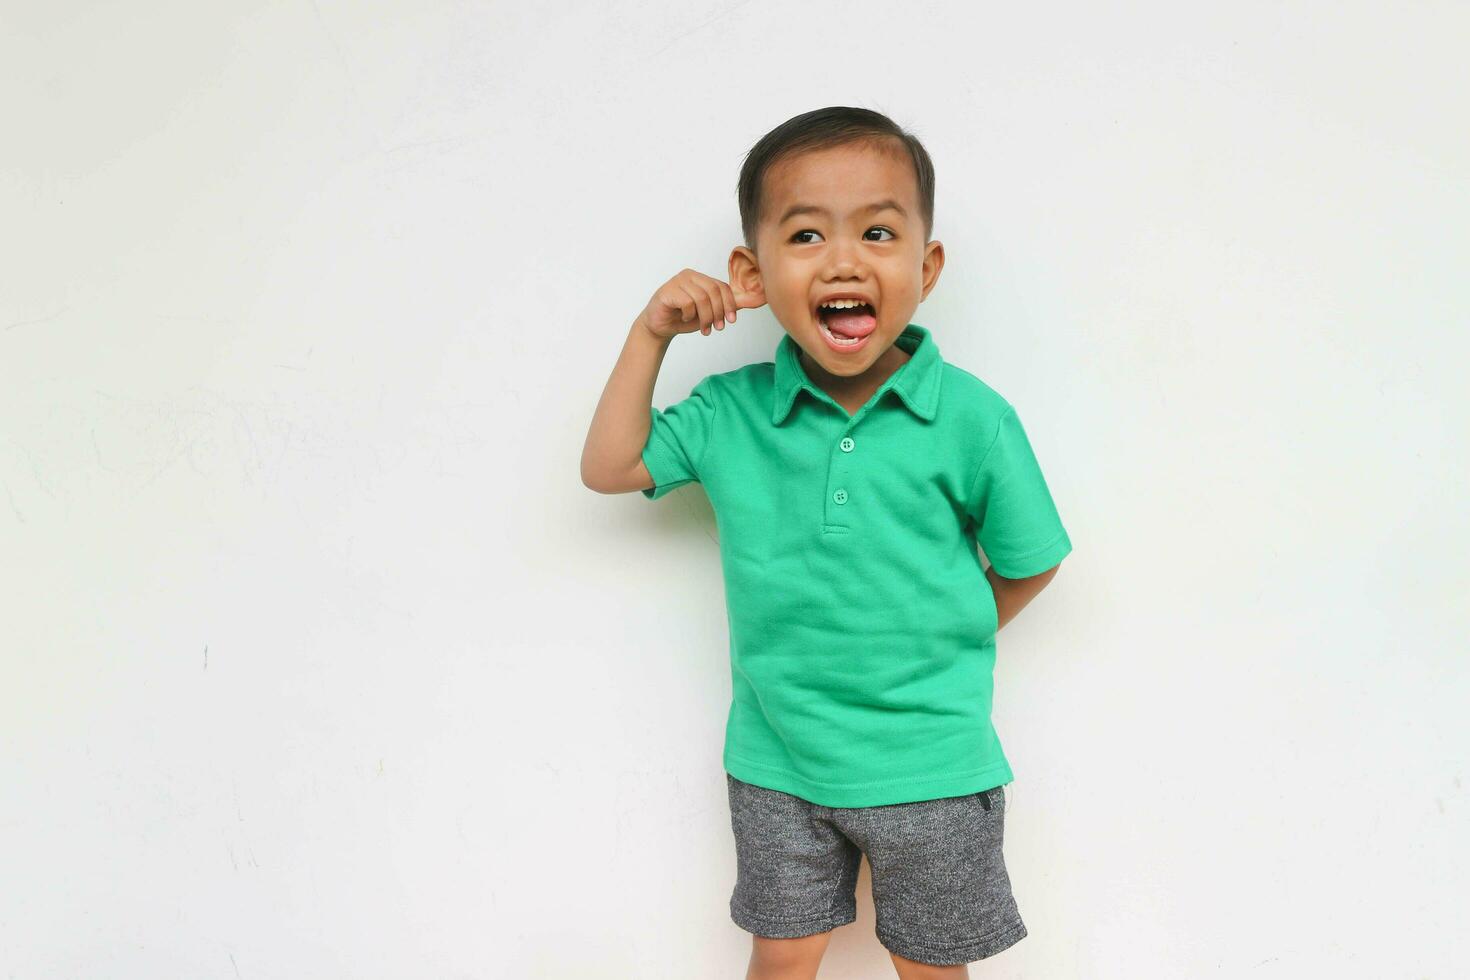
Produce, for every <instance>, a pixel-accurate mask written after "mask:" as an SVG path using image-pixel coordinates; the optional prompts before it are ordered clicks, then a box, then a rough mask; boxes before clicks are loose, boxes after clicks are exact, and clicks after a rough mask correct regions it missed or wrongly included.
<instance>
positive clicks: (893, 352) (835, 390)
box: [797, 343, 913, 415]
mask: <svg viewBox="0 0 1470 980" xmlns="http://www.w3.org/2000/svg"><path fill="white" fill-rule="evenodd" d="M912 356H913V355H911V354H910V353H909V352H908V351H906V350H904V349H903V348H902V347H900V346H899V345H898V344H897V343H894V344H892V345H891V346H889V348H888V349H887V350H886V351H884V352H883V356H882V357H880V358H878V360H876V361H874V362H873V366H872V367H870V368H868V370H866V371H864V372H863V373H862V374H859V375H855V376H853V377H850V378H848V377H842V376H841V375H836V374H832V373H830V372H828V371H827V370H826V369H824V368H823V367H822V366H821V365H819V364H816V363H815V362H813V361H812V359H811V358H810V357H808V356H807V353H806V351H804V350H802V349H801V348H800V347H798V348H797V358H798V359H799V360H800V362H801V367H802V370H804V371H806V375H807V377H809V378H811V379H812V383H813V384H815V385H816V386H817V387H818V388H821V389H822V390H823V391H825V392H826V393H827V394H828V395H830V396H831V398H832V400H833V401H835V402H836V403H837V404H839V405H841V406H842V407H843V408H845V409H847V413H848V414H849V415H853V414H856V413H857V411H858V410H859V409H860V408H862V407H863V406H864V405H866V404H867V403H868V399H869V398H872V397H873V392H875V391H877V390H878V389H879V388H881V387H883V382H885V381H887V380H888V379H889V378H891V377H892V376H893V372H895V371H897V370H898V369H899V368H901V367H903V366H904V364H906V363H908V360H909V358H910V357H912Z"/></svg>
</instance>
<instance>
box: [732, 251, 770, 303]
mask: <svg viewBox="0 0 1470 980" xmlns="http://www.w3.org/2000/svg"><path fill="white" fill-rule="evenodd" d="M730 285H731V286H732V287H734V289H735V290H736V291H737V292H741V293H745V294H746V296H747V300H748V304H749V305H750V306H752V307H756V306H764V305H765V302H766V287H765V285H764V284H763V283H762V282H761V267H760V262H759V261H758V260H757V259H756V256H755V253H754V252H752V251H751V250H750V249H748V248H746V247H745V246H744V245H737V246H735V249H734V251H732V252H731V253H730ZM742 305H746V304H742Z"/></svg>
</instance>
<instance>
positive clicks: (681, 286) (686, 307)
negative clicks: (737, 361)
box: [638, 269, 766, 340]
mask: <svg viewBox="0 0 1470 980" xmlns="http://www.w3.org/2000/svg"><path fill="white" fill-rule="evenodd" d="M765 305H766V299H765V296H764V295H763V294H762V293H748V292H746V291H745V290H743V289H738V288H735V287H732V286H731V285H730V284H729V283H727V282H724V281H723V280H720V279H716V278H714V277H713V276H707V275H705V274H704V273H702V272H695V271H694V270H693V269H684V270H683V271H682V272H680V273H679V274H678V275H676V276H674V278H672V279H670V280H669V281H668V282H666V283H664V284H663V285H662V286H660V287H658V289H657V290H655V291H654V294H653V298H652V299H650V300H649V301H648V306H646V307H644V310H643V312H642V313H640V314H638V319H639V321H640V322H641V323H642V324H643V325H644V326H645V327H647V328H648V330H649V331H650V332H651V333H653V335H654V336H656V337H659V338H660V339H663V340H671V339H673V338H674V337H676V336H677V335H679V334H681V333H693V332H694V331H696V330H698V331H700V332H701V333H703V334H704V335H705V336H706V337H708V336H709V335H710V333H711V331H714V330H723V329H725V324H726V323H734V322H735V311H736V310H751V309H755V308H757V307H760V306H765Z"/></svg>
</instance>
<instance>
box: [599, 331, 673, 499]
mask: <svg viewBox="0 0 1470 980" xmlns="http://www.w3.org/2000/svg"><path fill="white" fill-rule="evenodd" d="M672 340H673V338H672V337H659V336H657V335H655V334H654V333H653V331H652V330H650V329H649V328H648V327H647V326H645V325H644V321H643V317H642V316H639V317H638V319H636V320H634V321H633V327H632V329H631V330H629V331H628V339H627V341H626V342H624V344H623V350H622V353H621V354H619V355H618V360H617V363H616V364H615V365H613V370H612V376H611V377H609V378H608V379H607V385H606V387H604V388H603V390H602V398H601V399H600V400H599V401H598V403H597V411H596V412H595V413H594V414H593V416H592V425H591V427H590V428H589V429H588V430H587V441H586V443H585V444H584V445H583V447H582V483H583V485H584V486H586V487H587V488H588V489H590V490H596V491H597V492H598V493H628V492H630V491H633V490H641V489H643V488H645V487H649V486H652V485H653V477H652V476H651V475H649V472H648V467H647V466H645V465H644V464H643V456H642V454H643V447H644V445H645V444H647V442H648V429H649V424H650V416H649V409H650V408H651V407H652V405H653V386H654V382H656V381H657V380H658V372H659V368H660V367H662V365H663V360H664V355H665V354H667V353H668V350H669V344H670V343H671V342H672Z"/></svg>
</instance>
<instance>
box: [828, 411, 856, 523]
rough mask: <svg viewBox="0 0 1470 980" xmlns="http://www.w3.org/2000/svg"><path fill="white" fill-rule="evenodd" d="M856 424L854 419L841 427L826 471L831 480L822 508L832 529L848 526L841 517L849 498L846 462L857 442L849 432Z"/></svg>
mask: <svg viewBox="0 0 1470 980" xmlns="http://www.w3.org/2000/svg"><path fill="white" fill-rule="evenodd" d="M856 422H857V419H856V418H851V419H848V420H847V424H846V425H845V426H844V427H843V428H844V431H843V433H842V438H840V439H839V440H837V443H836V449H837V451H836V452H833V454H832V458H831V466H830V468H829V470H828V472H829V473H830V474H831V478H830V479H829V480H828V482H827V503H826V504H825V505H824V508H825V509H826V510H827V511H828V521H827V523H828V525H829V526H831V527H834V528H836V527H842V528H844V529H845V528H846V527H847V526H848V525H847V522H846V521H843V520H842V519H841V517H842V516H847V515H846V507H845V505H846V504H847V502H848V500H849V499H850V498H851V494H850V493H849V492H848V486H847V483H848V477H849V475H850V471H849V468H848V462H849V460H850V458H851V455H850V454H851V453H852V451H853V450H854V449H856V448H857V440H856V439H854V438H853V437H852V436H851V435H850V434H849V432H850V430H851V428H852V426H853V425H854V424H855V423H856ZM839 515H841V516H839Z"/></svg>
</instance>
